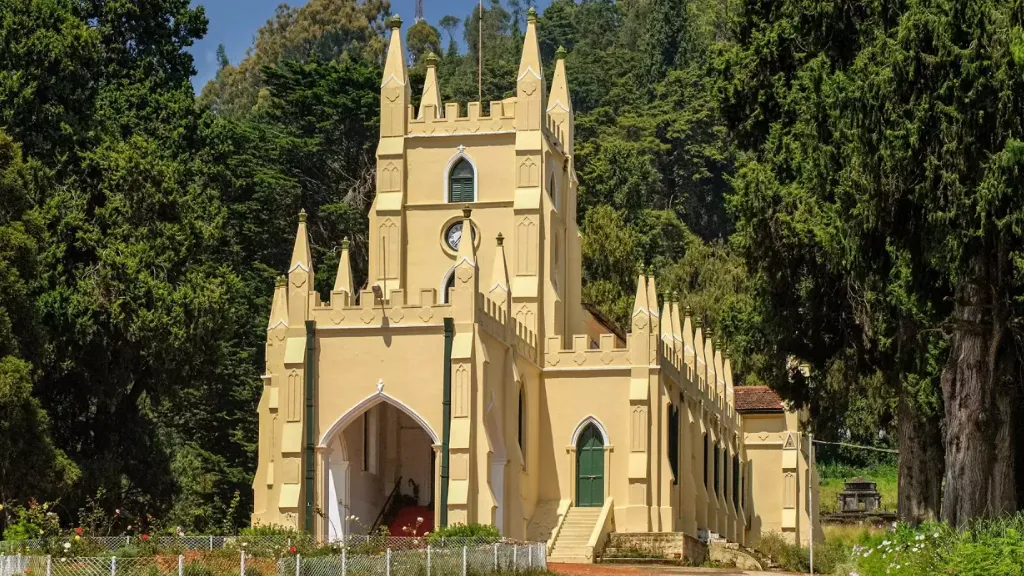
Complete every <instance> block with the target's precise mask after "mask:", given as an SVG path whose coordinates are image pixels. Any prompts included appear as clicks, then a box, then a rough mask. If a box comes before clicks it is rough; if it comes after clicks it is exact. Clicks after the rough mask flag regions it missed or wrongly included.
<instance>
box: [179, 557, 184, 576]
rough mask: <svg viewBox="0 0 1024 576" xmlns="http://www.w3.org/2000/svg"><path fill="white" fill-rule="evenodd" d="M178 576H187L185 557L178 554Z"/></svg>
mask: <svg viewBox="0 0 1024 576" xmlns="http://www.w3.org/2000/svg"><path fill="white" fill-rule="evenodd" d="M178 576H185V556H183V555H181V554H178Z"/></svg>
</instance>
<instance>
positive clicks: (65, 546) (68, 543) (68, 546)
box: [64, 542, 71, 550]
mask: <svg viewBox="0 0 1024 576" xmlns="http://www.w3.org/2000/svg"><path fill="white" fill-rule="evenodd" d="M64 549H65V550H71V542H65V543H64Z"/></svg>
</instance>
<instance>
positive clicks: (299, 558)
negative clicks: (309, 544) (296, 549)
mask: <svg viewBox="0 0 1024 576" xmlns="http://www.w3.org/2000/svg"><path fill="white" fill-rule="evenodd" d="M301 567H302V554H296V555H295V576H299V570H301Z"/></svg>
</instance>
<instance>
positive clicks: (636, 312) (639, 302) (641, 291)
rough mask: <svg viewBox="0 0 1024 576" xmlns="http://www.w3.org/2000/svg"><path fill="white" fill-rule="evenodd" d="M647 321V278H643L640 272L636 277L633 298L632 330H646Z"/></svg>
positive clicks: (648, 316) (648, 312) (648, 317)
mask: <svg viewBox="0 0 1024 576" xmlns="http://www.w3.org/2000/svg"><path fill="white" fill-rule="evenodd" d="M649 323H650V311H649V310H648V308H647V278H644V275H643V274H640V275H639V276H638V277H637V279H636V297H635V298H633V330H632V331H633V332H637V331H646V329H647V325H648V324H649ZM637 329H639V330H637Z"/></svg>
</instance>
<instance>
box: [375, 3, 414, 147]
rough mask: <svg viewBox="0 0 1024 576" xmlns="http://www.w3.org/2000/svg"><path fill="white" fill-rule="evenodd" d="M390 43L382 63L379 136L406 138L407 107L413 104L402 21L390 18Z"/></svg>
mask: <svg viewBox="0 0 1024 576" xmlns="http://www.w3.org/2000/svg"><path fill="white" fill-rule="evenodd" d="M390 25H391V40H390V42H389V43H388V56H387V60H386V61H385V62H384V75H383V79H382V80H381V84H380V95H381V99H380V108H381V118H380V136H381V138H386V137H388V136H405V122H406V119H407V117H408V113H407V112H406V107H407V106H409V103H410V102H411V101H412V99H411V98H410V94H409V72H408V70H407V69H406V65H405V47H404V46H403V45H402V32H401V28H402V19H401V18H399V17H398V16H397V15H395V16H394V17H392V18H391V21H390Z"/></svg>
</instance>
